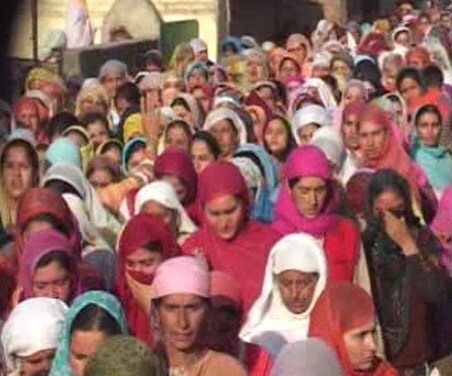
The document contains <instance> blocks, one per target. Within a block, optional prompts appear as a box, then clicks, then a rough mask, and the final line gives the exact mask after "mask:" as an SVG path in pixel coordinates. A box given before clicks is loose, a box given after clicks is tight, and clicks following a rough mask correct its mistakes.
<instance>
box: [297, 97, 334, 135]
mask: <svg viewBox="0 0 452 376" xmlns="http://www.w3.org/2000/svg"><path fill="white" fill-rule="evenodd" d="M311 123H315V124H318V125H320V127H326V126H329V125H331V118H330V117H329V116H328V113H327V112H326V110H325V108H323V107H322V106H319V105H318V104H310V105H308V106H305V107H303V108H300V109H299V110H297V111H296V112H295V114H294V115H293V117H292V121H291V124H292V133H293V136H294V138H295V141H297V144H300V137H299V135H298V131H299V130H300V129H302V128H304V127H305V126H306V125H308V124H311Z"/></svg>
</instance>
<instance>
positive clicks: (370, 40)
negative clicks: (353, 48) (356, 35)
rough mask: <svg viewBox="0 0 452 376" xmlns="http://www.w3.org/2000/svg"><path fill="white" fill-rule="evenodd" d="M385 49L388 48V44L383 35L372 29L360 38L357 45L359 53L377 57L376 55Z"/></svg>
mask: <svg viewBox="0 0 452 376" xmlns="http://www.w3.org/2000/svg"><path fill="white" fill-rule="evenodd" d="M386 50H389V46H388V43H387V41H386V37H385V35H384V34H381V33H378V32H373V31H372V32H370V33H368V34H366V35H365V36H364V37H363V38H362V39H361V41H360V42H359V45H358V49H357V53H358V54H359V55H368V56H371V57H374V58H378V56H379V55H380V54H381V53H382V52H383V51H386Z"/></svg>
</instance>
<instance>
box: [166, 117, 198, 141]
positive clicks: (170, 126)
mask: <svg viewBox="0 0 452 376" xmlns="http://www.w3.org/2000/svg"><path fill="white" fill-rule="evenodd" d="M173 128H180V129H182V130H183V131H184V133H185V134H186V135H187V137H188V139H189V140H190V141H191V140H192V133H191V127H190V125H188V124H187V122H186V121H184V120H173V121H171V122H170V123H169V124H168V125H167V126H166V129H165V137H166V136H167V135H168V132H169V131H170V130H171V129H173Z"/></svg>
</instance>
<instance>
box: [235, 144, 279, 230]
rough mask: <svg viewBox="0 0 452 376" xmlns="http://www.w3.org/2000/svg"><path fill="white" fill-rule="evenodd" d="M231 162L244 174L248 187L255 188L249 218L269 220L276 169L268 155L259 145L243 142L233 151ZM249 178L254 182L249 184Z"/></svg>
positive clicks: (274, 189) (271, 210)
mask: <svg viewBox="0 0 452 376" xmlns="http://www.w3.org/2000/svg"><path fill="white" fill-rule="evenodd" d="M232 163H234V164H235V165H236V166H237V167H239V169H240V171H241V172H242V173H243V174H244V177H245V181H246V182H247V186H248V188H255V189H256V195H255V198H254V203H253V207H252V209H251V210H252V211H251V218H253V219H257V220H260V221H263V222H271V220H272V219H273V202H272V198H273V195H274V194H275V191H276V189H277V186H278V171H277V168H276V165H275V163H274V162H273V160H272V159H271V157H270V155H269V154H268V153H267V152H266V151H265V149H264V148H263V147H261V146H258V145H255V144H244V145H241V146H240V147H239V148H238V149H237V151H236V152H235V153H234V156H233V159H232ZM247 172H249V174H248V173H247ZM250 180H251V182H252V181H253V180H254V181H255V184H251V182H250ZM252 185H255V186H252Z"/></svg>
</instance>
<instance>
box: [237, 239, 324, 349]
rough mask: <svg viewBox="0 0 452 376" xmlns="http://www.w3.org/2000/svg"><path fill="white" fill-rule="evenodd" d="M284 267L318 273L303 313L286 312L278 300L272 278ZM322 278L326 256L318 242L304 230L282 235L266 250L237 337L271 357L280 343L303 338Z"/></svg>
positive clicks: (321, 284)
mask: <svg viewBox="0 0 452 376" xmlns="http://www.w3.org/2000/svg"><path fill="white" fill-rule="evenodd" d="M287 270H298V271H301V272H305V273H318V275H319V279H318V281H317V285H316V287H315V290H314V294H313V298H312V301H311V304H310V306H309V307H308V309H307V310H306V311H305V312H303V313H300V314H294V313H292V312H290V311H289V310H288V309H287V308H286V306H285V305H284V303H283V301H282V298H281V295H280V292H279V287H278V284H277V281H276V278H275V277H276V276H277V275H278V274H280V273H282V272H284V271H287ZM326 281H327V265H326V258H325V254H324V251H323V248H322V247H321V246H320V244H319V242H318V241H317V240H316V239H315V238H314V237H312V236H311V235H308V234H304V233H298V234H291V235H287V236H285V237H283V238H282V239H281V240H279V241H278V242H277V243H276V244H275V245H274V246H273V248H272V250H271V252H270V255H269V258H268V261H267V266H266V269H265V277H264V283H263V286H262V291H261V295H260V296H259V298H258V299H257V300H256V301H255V302H254V304H253V305H252V307H251V309H250V311H249V313H248V317H247V320H246V322H245V324H244V325H243V327H242V329H241V331H240V335H239V336H240V338H241V339H242V340H243V341H244V342H247V343H254V344H257V345H259V346H262V347H264V348H265V349H266V351H268V352H269V353H270V354H271V355H273V356H276V355H277V353H278V352H279V351H280V349H281V347H282V345H284V344H286V343H292V342H295V341H299V340H304V339H306V337H307V333H308V329H309V318H310V314H311V312H312V310H313V308H314V305H315V303H316V301H317V299H318V298H319V296H320V294H321V293H322V292H323V290H324V289H325V285H326Z"/></svg>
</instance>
